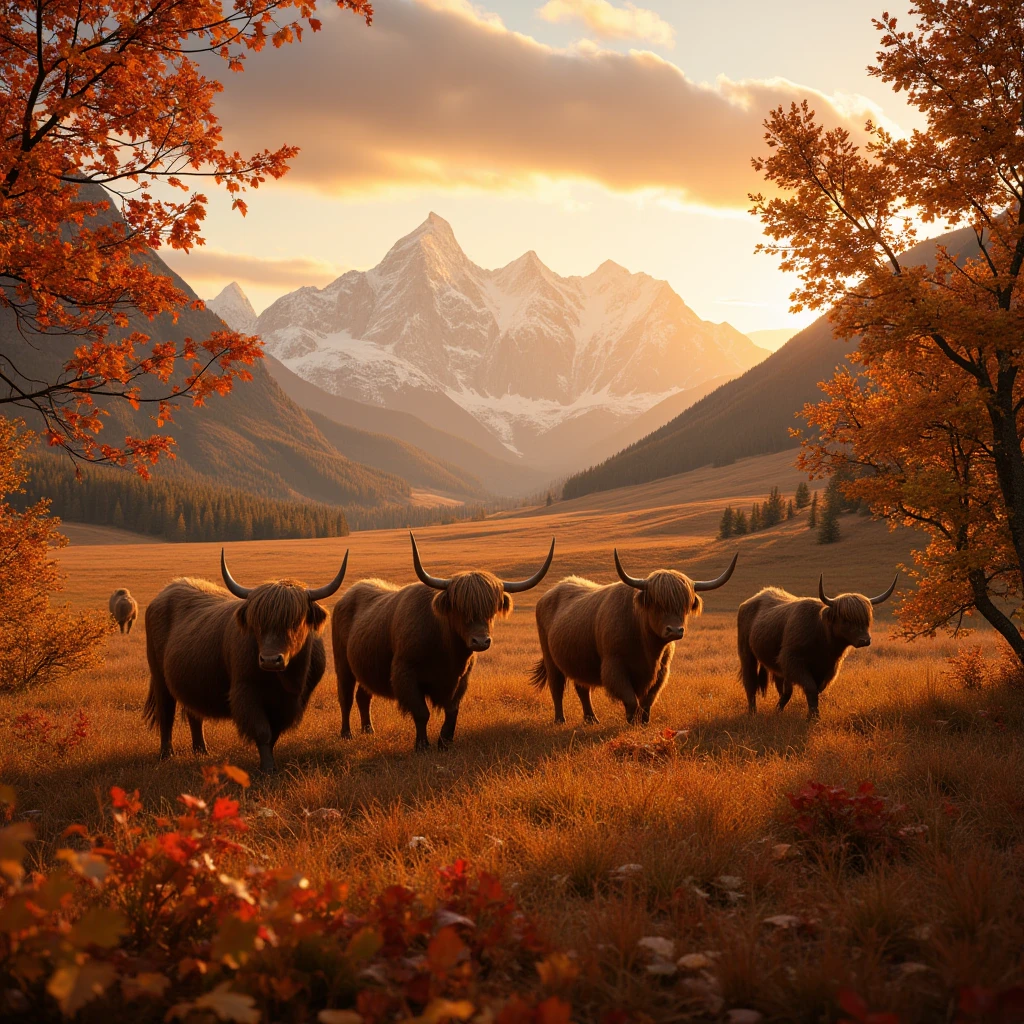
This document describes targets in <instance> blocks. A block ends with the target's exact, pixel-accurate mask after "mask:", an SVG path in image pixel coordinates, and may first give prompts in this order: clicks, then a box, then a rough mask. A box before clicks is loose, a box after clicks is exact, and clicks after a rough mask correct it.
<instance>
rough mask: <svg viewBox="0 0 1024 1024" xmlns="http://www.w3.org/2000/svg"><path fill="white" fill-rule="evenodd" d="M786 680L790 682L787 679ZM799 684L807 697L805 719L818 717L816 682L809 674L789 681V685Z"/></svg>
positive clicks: (810, 720)
mask: <svg viewBox="0 0 1024 1024" xmlns="http://www.w3.org/2000/svg"><path fill="white" fill-rule="evenodd" d="M787 682H790V681H789V680H787ZM793 685H796V686H799V687H800V689H801V690H803V691H804V695H805V696H806V697H807V720H808V721H809V722H813V721H814V720H815V719H816V718H817V717H818V684H817V683H816V682H815V681H814V679H812V678H811V676H809V675H801V676H798V677H796V678H795V679H793V680H792V681H791V682H790V686H793Z"/></svg>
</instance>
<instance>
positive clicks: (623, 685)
mask: <svg viewBox="0 0 1024 1024" xmlns="http://www.w3.org/2000/svg"><path fill="white" fill-rule="evenodd" d="M601 685H602V686H603V687H604V688H605V689H606V690H607V691H608V692H609V693H610V694H611V695H612V696H613V697H614V698H615V699H616V700H620V701H622V704H623V707H625V709H626V721H627V722H629V724H630V725H633V723H634V722H636V721H638V720H639V713H640V705H639V703H638V702H637V699H636V691H635V690H634V689H633V681H632V680H631V679H630V678H629V673H628V672H627V671H626V669H625V667H624V666H623V665H621V664H620V663H619V662H617V661H614V660H612V659H606V660H605V661H603V662H602V663H601Z"/></svg>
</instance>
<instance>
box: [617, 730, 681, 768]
mask: <svg viewBox="0 0 1024 1024" xmlns="http://www.w3.org/2000/svg"><path fill="white" fill-rule="evenodd" d="M688 734H689V729H662V730H661V732H659V733H658V734H657V736H655V737H654V738H653V739H650V740H648V739H646V738H638V737H637V736H635V735H629V736H618V737H616V738H615V739H613V740H609V741H608V743H607V744H606V746H607V748H608V752H609V753H610V754H611V755H612V757H615V758H617V759H618V760H620V761H636V762H641V763H644V762H646V763H651V764H655V763H657V762H659V761H668V760H669V759H670V758H673V757H675V756H676V755H677V754H678V753H679V745H680V743H685V742H686V737H687V735H688Z"/></svg>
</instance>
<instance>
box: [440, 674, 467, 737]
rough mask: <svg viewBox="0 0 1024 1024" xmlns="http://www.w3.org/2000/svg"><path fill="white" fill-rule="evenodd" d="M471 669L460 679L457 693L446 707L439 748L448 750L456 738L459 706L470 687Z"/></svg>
mask: <svg viewBox="0 0 1024 1024" xmlns="http://www.w3.org/2000/svg"><path fill="white" fill-rule="evenodd" d="M470 671H471V670H470V669H467V670H466V672H465V674H464V675H463V677H462V678H461V679H460V680H459V685H458V686H457V687H456V689H455V693H454V694H452V699H451V700H450V701H449V702H448V705H447V707H445V709H444V722H443V724H442V725H441V734H440V736H438V737H437V749H438V750H447V749H448V748H449V747H450V746H451V745H452V740H454V739H455V726H456V725H457V724H458V721H459V708H460V707H461V706H462V698H463V697H465V696H466V690H467V689H469V673H470Z"/></svg>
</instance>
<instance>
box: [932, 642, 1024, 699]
mask: <svg viewBox="0 0 1024 1024" xmlns="http://www.w3.org/2000/svg"><path fill="white" fill-rule="evenodd" d="M1017 664H1018V665H1019V664H1020V662H1017ZM946 675H947V676H948V677H949V678H950V679H952V680H953V682H955V683H956V684H957V686H961V687H963V689H965V690H980V689H981V688H982V687H983V686H984V685H985V683H986V682H987V681H988V679H989V678H990V677H991V675H992V669H991V666H990V665H989V664H988V662H987V660H986V659H985V652H984V651H983V649H982V647H981V644H964V645H963V646H962V647H960V649H959V650H958V651H957V652H956V653H955V654H951V655H950V656H949V657H948V658H947V659H946Z"/></svg>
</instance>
